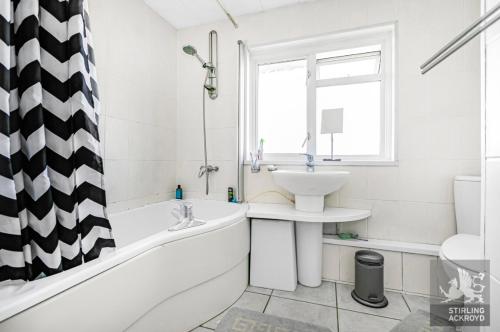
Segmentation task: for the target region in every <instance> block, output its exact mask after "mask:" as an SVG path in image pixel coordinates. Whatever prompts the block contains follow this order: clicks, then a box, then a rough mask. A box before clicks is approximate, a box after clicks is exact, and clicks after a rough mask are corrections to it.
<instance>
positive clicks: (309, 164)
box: [304, 153, 315, 172]
mask: <svg viewBox="0 0 500 332" xmlns="http://www.w3.org/2000/svg"><path fill="white" fill-rule="evenodd" d="M304 156H305V157H306V159H307V160H306V167H307V171H308V172H314V166H315V165H314V156H313V155H312V154H309V153H304Z"/></svg>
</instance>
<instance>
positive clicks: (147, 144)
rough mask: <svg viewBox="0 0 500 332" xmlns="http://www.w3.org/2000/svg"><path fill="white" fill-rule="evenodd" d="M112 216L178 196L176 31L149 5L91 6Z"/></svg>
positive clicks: (128, 1)
mask: <svg viewBox="0 0 500 332" xmlns="http://www.w3.org/2000/svg"><path fill="white" fill-rule="evenodd" d="M89 7H90V8H89V10H90V18H91V27H92V32H93V38H94V48H95V54H96V62H97V64H96V66H97V74H98V79H99V87H100V97H101V102H102V112H103V114H104V115H103V116H102V118H101V123H100V125H101V140H102V141H103V143H104V159H105V160H104V167H105V170H104V171H105V180H106V189H107V200H108V205H109V210H110V211H117V210H123V209H128V208H133V207H136V206H140V205H144V204H147V203H151V202H156V201H160V200H165V199H167V198H170V197H172V192H173V191H174V190H175V158H176V143H175V142H176V135H175V133H176V131H175V126H176V98H177V90H176V59H177V56H176V51H175V50H176V31H175V29H173V28H172V27H171V26H170V25H168V23H166V22H165V21H164V20H163V19H162V18H160V16H158V15H157V14H156V13H155V12H153V11H152V10H151V9H150V8H149V7H148V6H146V5H145V4H144V2H143V1H142V0H125V1H123V0H89Z"/></svg>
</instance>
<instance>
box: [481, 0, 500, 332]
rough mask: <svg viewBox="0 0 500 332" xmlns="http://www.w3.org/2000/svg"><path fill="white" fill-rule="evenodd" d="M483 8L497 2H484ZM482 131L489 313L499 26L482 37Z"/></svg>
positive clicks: (498, 224)
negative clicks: (488, 271) (483, 62)
mask: <svg viewBox="0 0 500 332" xmlns="http://www.w3.org/2000/svg"><path fill="white" fill-rule="evenodd" d="M485 3H486V8H487V9H490V8H491V7H493V6H494V5H498V4H499V3H500V1H498V0H486V1H485ZM484 46H485V71H484V74H485V75H484V77H483V79H484V83H485V85H484V87H485V89H484V93H485V98H484V104H483V105H484V110H483V112H484V114H483V121H484V123H483V124H484V127H483V128H484V129H483V136H482V139H483V142H484V145H483V169H484V175H483V180H484V181H483V188H484V189H483V190H484V192H483V220H484V232H483V235H484V242H485V247H484V249H485V256H486V259H489V260H490V277H491V281H490V284H491V291H490V299H491V303H490V304H491V312H492V313H497V312H499V310H500V243H499V241H498V239H499V237H500V206H499V204H498V203H499V202H500V127H499V126H500V98H499V97H500V96H499V94H498V88H499V86H500V23H498V22H497V23H495V24H494V25H493V26H491V27H490V28H489V29H488V30H487V33H486V36H485V45H484ZM490 323H491V327H490V329H487V330H488V331H499V330H500V318H499V317H498V315H494V314H493V315H491V322H490Z"/></svg>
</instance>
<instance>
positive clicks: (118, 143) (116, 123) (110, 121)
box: [104, 117, 130, 159]
mask: <svg viewBox="0 0 500 332" xmlns="http://www.w3.org/2000/svg"><path fill="white" fill-rule="evenodd" d="M104 135H105V137H106V140H105V142H106V143H105V144H106V155H105V158H106V159H128V157H129V144H128V139H129V136H130V127H129V121H126V120H121V119H116V118H112V117H107V119H106V127H105V132H104Z"/></svg>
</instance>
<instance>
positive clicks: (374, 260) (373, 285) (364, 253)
mask: <svg viewBox="0 0 500 332" xmlns="http://www.w3.org/2000/svg"><path fill="white" fill-rule="evenodd" d="M354 264H355V270H354V272H355V278H354V279H355V286H354V290H353V291H352V293H351V295H352V297H353V299H354V300H356V301H357V302H359V303H361V304H363V305H365V306H367V307H372V308H383V307H385V306H387V304H388V303H389V302H388V301H387V298H386V297H385V296H384V256H382V255H381V254H379V253H377V252H374V251H370V250H359V251H357V252H356V255H355V256H354Z"/></svg>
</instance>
